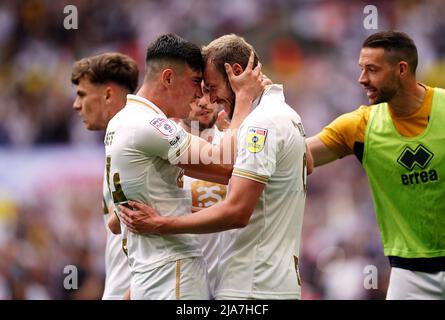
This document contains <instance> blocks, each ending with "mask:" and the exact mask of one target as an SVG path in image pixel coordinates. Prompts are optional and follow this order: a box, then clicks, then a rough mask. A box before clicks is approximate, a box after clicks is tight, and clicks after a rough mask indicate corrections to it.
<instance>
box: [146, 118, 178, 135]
mask: <svg viewBox="0 0 445 320" xmlns="http://www.w3.org/2000/svg"><path fill="white" fill-rule="evenodd" d="M150 124H151V125H152V126H153V127H155V128H156V129H157V130H158V131H159V132H160V133H162V134H163V135H165V136H171V135H173V134H175V133H176V124H175V123H174V122H173V121H171V120H168V119H165V118H154V119H153V120H151V121H150Z"/></svg>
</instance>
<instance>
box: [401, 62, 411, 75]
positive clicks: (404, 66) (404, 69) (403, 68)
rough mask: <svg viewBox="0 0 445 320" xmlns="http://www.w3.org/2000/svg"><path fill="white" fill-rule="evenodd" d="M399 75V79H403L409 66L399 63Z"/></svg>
mask: <svg viewBox="0 0 445 320" xmlns="http://www.w3.org/2000/svg"><path fill="white" fill-rule="evenodd" d="M399 73H400V76H401V77H405V76H406V75H407V74H408V73H409V66H408V63H407V62H406V61H400V62H399Z"/></svg>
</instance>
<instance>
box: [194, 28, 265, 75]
mask: <svg viewBox="0 0 445 320" xmlns="http://www.w3.org/2000/svg"><path fill="white" fill-rule="evenodd" d="M251 51H253V52H254V60H253V67H254V68H255V67H256V65H257V64H258V61H259V58H258V54H257V53H256V51H255V49H254V48H253V46H252V45H250V44H249V43H247V41H246V40H244V38H243V37H240V36H238V35H236V34H233V33H232V34H227V35H224V36H222V37H219V38H217V39H215V40H213V41H212V42H210V43H209V44H208V45H206V46H205V47H203V49H202V54H203V56H204V60H205V61H206V62H207V61H209V60H211V61H212V63H213V64H214V65H215V67H216V70H218V71H219V72H220V73H221V74H222V75H223V77H224V79H226V80H228V79H227V73H226V69H225V67H224V63H228V64H234V63H239V64H240V65H241V67H243V69H246V67H247V63H248V62H249V58H250V52H251Z"/></svg>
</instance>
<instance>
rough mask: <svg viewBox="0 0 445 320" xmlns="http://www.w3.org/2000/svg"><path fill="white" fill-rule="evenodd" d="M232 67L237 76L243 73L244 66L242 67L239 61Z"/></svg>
mask: <svg viewBox="0 0 445 320" xmlns="http://www.w3.org/2000/svg"><path fill="white" fill-rule="evenodd" d="M232 69H233V74H234V75H235V76H239V75H240V74H241V73H243V67H241V65H240V64H239V63H234V64H233V65H232Z"/></svg>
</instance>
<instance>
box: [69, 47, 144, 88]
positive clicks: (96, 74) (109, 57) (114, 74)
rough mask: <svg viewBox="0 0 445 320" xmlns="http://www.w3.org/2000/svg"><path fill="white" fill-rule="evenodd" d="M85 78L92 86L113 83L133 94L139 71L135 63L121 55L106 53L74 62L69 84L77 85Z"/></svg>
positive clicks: (136, 85)
mask: <svg viewBox="0 0 445 320" xmlns="http://www.w3.org/2000/svg"><path fill="white" fill-rule="evenodd" d="M83 77H86V78H87V79H88V80H90V82H91V83H93V84H104V83H107V82H114V83H116V84H118V85H120V86H122V87H124V88H126V89H128V92H129V93H133V92H134V91H135V90H136V88H137V87H138V80H139V79H138V78H139V69H138V66H137V64H136V62H135V61H134V60H133V59H132V58H130V57H129V56H127V55H125V54H122V53H115V52H107V53H103V54H99V55H96V56H92V57H87V58H83V59H81V60H79V61H76V62H75V63H74V65H73V71H72V73H71V82H72V83H73V84H75V85H79V82H80V79H81V78H83Z"/></svg>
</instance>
